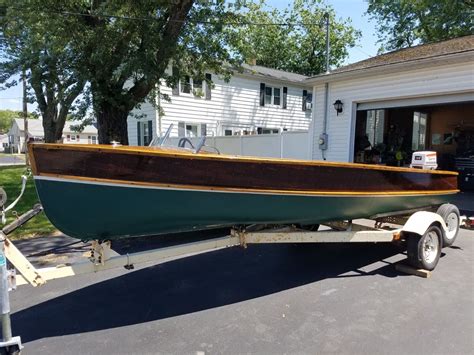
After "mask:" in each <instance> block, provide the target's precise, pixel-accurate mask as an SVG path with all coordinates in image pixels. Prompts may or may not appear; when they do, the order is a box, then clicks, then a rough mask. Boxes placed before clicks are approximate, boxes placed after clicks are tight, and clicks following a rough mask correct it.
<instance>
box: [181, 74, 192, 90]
mask: <svg viewBox="0 0 474 355" xmlns="http://www.w3.org/2000/svg"><path fill="white" fill-rule="evenodd" d="M181 92H182V93H185V94H190V93H191V77H190V76H189V75H185V76H184V78H183V79H181Z"/></svg>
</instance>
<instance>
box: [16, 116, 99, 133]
mask: <svg viewBox="0 0 474 355" xmlns="http://www.w3.org/2000/svg"><path fill="white" fill-rule="evenodd" d="M15 122H16V124H17V125H18V127H19V128H20V130H21V131H23V130H24V127H25V126H24V120H23V118H15ZM78 124H79V123H78V122H69V121H66V123H65V124H64V129H63V132H64V133H71V132H76V131H73V130H72V128H71V126H76V125H78ZM28 132H29V133H30V134H31V135H32V136H35V137H42V136H44V130H43V122H42V121H41V120H39V119H38V120H32V119H29V120H28ZM81 133H90V134H97V128H95V127H94V126H92V125H89V126H86V127H84V129H83V130H82V132H81Z"/></svg>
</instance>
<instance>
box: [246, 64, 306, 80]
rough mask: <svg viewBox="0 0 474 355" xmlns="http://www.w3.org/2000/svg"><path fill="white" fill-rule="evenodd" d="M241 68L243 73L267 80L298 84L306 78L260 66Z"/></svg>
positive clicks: (247, 65)
mask: <svg viewBox="0 0 474 355" xmlns="http://www.w3.org/2000/svg"><path fill="white" fill-rule="evenodd" d="M242 67H243V68H244V73H247V74H251V75H256V76H261V77H265V78H268V79H276V80H283V81H291V82H297V83H298V82H302V81H303V80H305V79H307V78H308V77H307V76H305V75H301V74H296V73H290V72H287V71H283V70H278V69H272V68H267V67H262V66H260V65H249V64H243V65H242Z"/></svg>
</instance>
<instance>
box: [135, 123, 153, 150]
mask: <svg viewBox="0 0 474 355" xmlns="http://www.w3.org/2000/svg"><path fill="white" fill-rule="evenodd" d="M152 138H153V121H151V120H149V121H137V143H138V145H144V146H147V145H149V144H150V142H151V140H152Z"/></svg>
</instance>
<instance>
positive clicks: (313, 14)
mask: <svg viewBox="0 0 474 355" xmlns="http://www.w3.org/2000/svg"><path fill="white" fill-rule="evenodd" d="M326 13H327V14H328V15H329V20H330V32H329V36H330V45H331V49H330V65H332V66H339V65H341V64H342V62H343V60H344V59H345V58H346V57H347V55H348V52H347V49H348V48H349V47H353V46H354V45H355V43H356V40H357V39H358V38H359V37H360V32H359V31H356V30H355V29H354V28H353V27H352V25H351V20H350V19H337V18H336V14H335V12H334V10H333V9H332V8H331V7H330V6H325V5H324V2H323V1H322V0H309V1H304V0H296V1H294V3H293V5H292V6H291V5H290V6H289V7H288V8H286V9H285V10H278V9H271V8H268V7H267V6H264V5H263V4H262V3H260V4H256V5H252V6H250V9H249V11H248V13H246V16H245V21H246V22H249V23H251V24H250V25H248V26H242V27H238V28H234V29H232V28H231V29H228V31H230V32H232V33H233V35H234V38H233V43H235V45H236V48H237V49H238V51H239V52H241V53H242V54H243V55H244V57H245V58H246V60H248V61H251V60H252V59H253V60H256V62H257V64H258V65H262V66H266V67H271V68H275V69H280V70H285V71H290V72H294V73H300V74H304V75H315V74H318V73H321V72H322V71H324V70H325V65H326V30H325V17H324V16H325V14H326ZM287 24H289V25H287Z"/></svg>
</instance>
